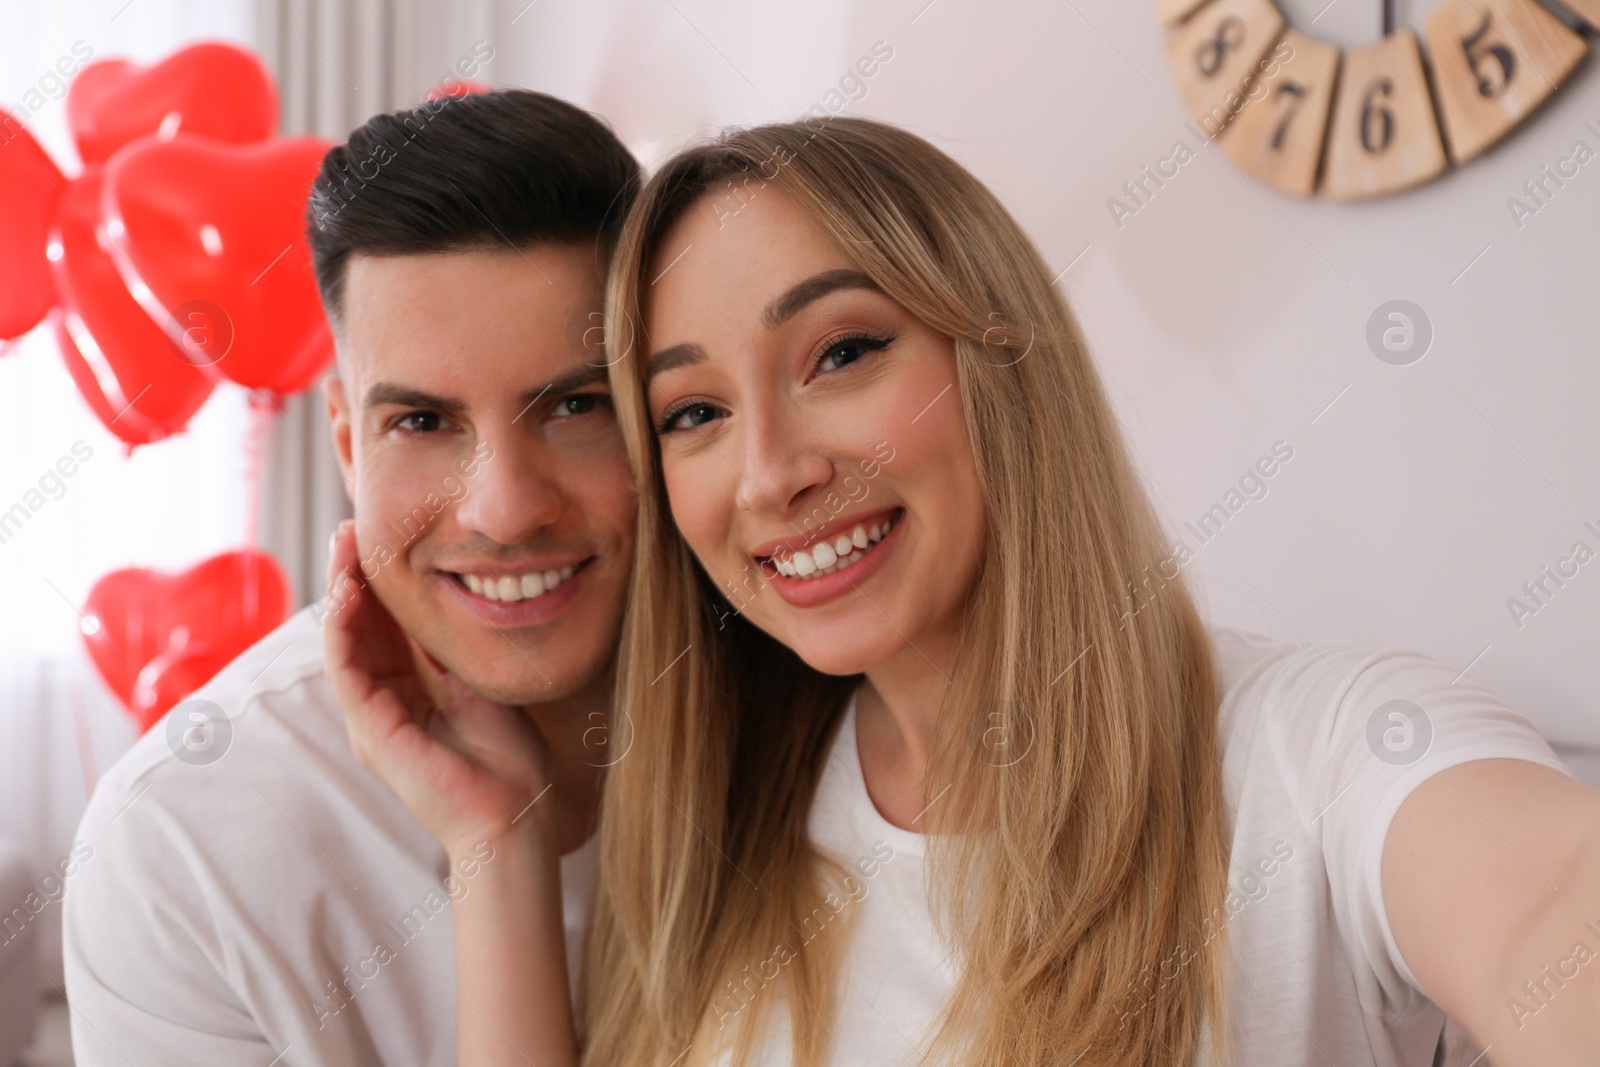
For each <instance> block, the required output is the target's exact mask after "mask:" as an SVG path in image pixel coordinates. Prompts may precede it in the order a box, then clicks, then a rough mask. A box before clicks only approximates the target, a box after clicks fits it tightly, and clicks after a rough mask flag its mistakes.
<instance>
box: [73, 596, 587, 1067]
mask: <svg viewBox="0 0 1600 1067" xmlns="http://www.w3.org/2000/svg"><path fill="white" fill-rule="evenodd" d="M190 699H191V701H194V700H205V701H209V702H211V703H212V704H214V705H215V706H216V707H217V708H220V709H221V711H222V712H223V714H225V715H226V716H227V719H228V722H227V724H226V726H223V725H222V724H221V723H220V720H218V722H216V723H214V724H213V726H212V728H211V736H210V745H211V746H213V747H209V748H207V747H203V746H204V745H205V743H206V736H205V733H204V728H203V724H200V723H198V722H196V723H195V726H196V728H197V730H199V732H196V733H192V734H190V735H189V737H188V738H187V742H188V744H187V745H186V744H185V743H184V742H185V739H184V738H182V737H180V738H179V741H178V742H177V744H176V751H178V752H183V753H185V756H186V758H188V759H191V760H193V761H194V762H185V761H184V759H180V758H179V757H178V756H177V755H175V751H174V747H173V745H172V744H170V743H169V741H168V729H167V727H168V719H170V718H172V716H173V715H177V716H179V717H180V720H188V712H189V711H190V710H192V708H193V707H196V706H198V705H191V704H189V703H188V702H185V703H184V704H180V705H179V706H178V707H177V708H175V709H174V710H173V712H172V713H171V714H170V715H169V716H168V719H163V720H162V721H161V722H159V723H157V724H156V725H155V726H154V727H152V728H151V729H150V731H149V732H148V733H146V734H145V735H144V736H143V737H142V738H140V739H139V741H138V742H137V743H136V744H135V745H134V747H133V748H132V749H131V750H130V751H129V752H128V753H127V754H126V755H124V756H123V758H122V759H120V760H118V761H117V763H116V764H115V765H114V766H113V767H112V768H111V770H110V771H108V772H107V773H106V775H105V776H104V777H103V778H102V779H101V780H100V782H99V784H98V785H97V786H96V788H95V792H94V796H93V798H92V799H91V801H90V803H89V808H88V811H87V813H86V814H85V815H84V817H83V822H82V825H81V826H80V827H79V830H78V840H79V842H80V849H81V846H87V848H88V849H89V850H92V851H91V852H90V854H89V856H88V857H87V859H85V860H84V861H83V862H82V863H81V865H80V867H79V869H78V870H77V871H76V872H75V873H74V874H73V875H72V876H71V877H70V878H69V879H68V880H67V892H66V899H65V905H64V906H65V909H66V910H65V912H64V926H65V945H64V951H65V963H66V980H67V996H68V998H69V1000H70V1001H71V1004H72V1043H73V1049H74V1052H75V1054H76V1057H77V1063H78V1065H79V1067H127V1065H128V1064H136V1065H141V1067H142V1065H144V1064H161V1065H163V1067H186V1065H194V1067H217V1065H219V1064H229V1065H235V1064H237V1065H240V1067H243V1065H248V1064H254V1065H257V1067H266V1065H267V1064H269V1063H270V1064H273V1065H274V1067H367V1065H379V1064H384V1065H389V1067H398V1065H402V1064H403V1065H418V1067H422V1065H428V1067H449V1065H453V1064H454V1063H455V1051H456V995H455V991H454V989H453V988H452V985H451V983H452V982H454V981H455V932H454V926H453V923H452V916H451V910H450V903H451V900H452V898H454V899H463V898H464V895H465V894H467V893H470V892H471V891H472V887H473V877H474V876H476V875H479V874H481V870H482V868H481V866H469V868H468V869H460V868H458V869H457V870H455V871H451V870H449V869H448V868H447V859H446V856H445V852H444V849H443V848H442V847H441V846H440V845H439V844H438V842H437V841H435V840H434V839H433V837H432V836H431V835H430V834H429V833H428V832H427V831H426V830H425V829H423V827H422V825H421V824H420V823H418V822H417V821H416V820H415V819H414V818H413V817H412V816H411V814H410V812H409V811H407V810H406V807H405V805H404V804H402V803H401V802H400V800H399V799H398V798H397V797H396V796H395V795H394V793H392V792H391V791H390V790H389V788H388V787H387V786H385V785H384V784H383V783H382V782H381V781H379V780H378V778H377V777H375V776H374V775H373V774H371V773H370V772H369V771H367V770H366V769H365V768H364V767H362V766H361V765H360V764H359V763H357V762H356V759H355V756H354V755H353V754H352V753H351V751H350V745H349V740H348V735H347V733H346V730H345V724H344V717H343V715H342V714H341V712H340V710H339V707H338V705H337V704H336V703H335V701H334V699H333V693H332V691H331V690H330V689H329V687H328V683H327V681H326V679H325V678H324V677H323V673H322V644H321V638H320V634H319V633H318V629H317V621H316V618H315V617H314V616H313V614H312V612H311V610H310V609H307V610H305V611H302V612H300V613H299V614H297V615H295V616H294V617H293V618H291V619H290V620H289V621H288V622H286V623H284V624H283V626H281V627H279V628H278V629H277V630H275V631H274V632H273V633H271V634H269V635H268V636H267V637H265V638H263V639H262V640H261V641H260V642H259V643H258V644H256V645H255V646H254V647H253V648H251V649H250V650H249V651H247V652H246V653H244V655H242V656H240V657H239V658H238V659H237V660H235V661H234V662H233V663H231V664H230V665H229V666H228V667H226V668H225V669H224V670H223V671H222V672H221V673H220V674H218V675H217V677H216V678H214V679H213V680H212V681H211V682H210V683H208V684H207V685H206V686H205V687H204V688H203V689H201V690H200V691H199V692H197V693H196V694H194V696H193V697H191V698H190ZM209 714H210V715H212V716H213V718H215V712H214V711H213V712H209ZM180 725H181V726H184V727H188V726H190V722H188V721H182V722H180ZM227 730H231V734H232V736H231V739H227V738H225V737H224V734H225V732H226V731H227ZM192 749H193V750H195V751H191V750H192ZM219 750H220V751H222V752H223V755H222V756H221V758H219V759H217V760H216V761H215V762H212V763H208V764H207V763H203V762H201V761H203V760H204V759H205V758H206V757H207V756H209V755H210V754H212V753H214V752H216V751H219ZM597 840H598V839H597V838H591V839H590V841H589V842H588V843H587V844H585V845H584V846H583V847H582V848H580V849H578V850H576V851H574V852H571V853H568V854H567V855H566V856H564V857H562V861H561V877H562V887H563V891H564V894H565V905H566V929H567V957H568V965H569V970H571V969H573V968H575V967H576V964H577V961H578V950H579V945H580V939H581V932H582V924H583V919H584V913H585V909H586V905H587V901H588V893H589V888H590V885H591V882H592V879H593V874H594V861H595V856H596V852H597V847H598V846H597ZM491 853H492V850H490V849H487V848H486V849H483V850H480V858H481V859H484V860H485V861H486V862H488V863H492V862H493V858H492V854H491ZM447 875H448V876H449V881H448V883H447V882H446V877H447Z"/></svg>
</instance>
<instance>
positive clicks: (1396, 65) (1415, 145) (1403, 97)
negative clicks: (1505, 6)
mask: <svg viewBox="0 0 1600 1067" xmlns="http://www.w3.org/2000/svg"><path fill="white" fill-rule="evenodd" d="M1479 2H1480V3H1481V2H1482V0H1479ZM1447 166H1449V160H1448V159H1447V158H1446V157H1445V152H1444V144H1443V142H1442V141H1441V140H1440V137H1439V127H1438V124H1437V123H1435V122H1434V119H1433V102H1432V99H1431V97H1430V95H1429V92H1428V79H1427V76H1426V75H1425V74H1424V73H1423V70H1422V55H1421V52H1420V51H1419V49H1418V47H1417V35H1416V34H1415V33H1413V32H1412V31H1411V30H1410V29H1401V30H1397V31H1396V32H1394V33H1391V34H1390V35H1389V36H1388V37H1385V38H1384V39H1383V40H1382V41H1381V42H1379V43H1378V44H1375V45H1372V46H1370V47H1367V48H1356V49H1352V50H1350V51H1349V52H1347V53H1346V54H1345V57H1344V75H1343V77H1342V78H1341V79H1340V83H1339V90H1338V93H1337V96H1336V99H1335V101H1334V105H1333V125H1332V128H1331V129H1330V130H1329V132H1328V159H1327V164H1326V166H1325V168H1324V172H1323V179H1322V191H1323V193H1324V194H1325V195H1327V196H1330V197H1333V198H1335V199H1340V200H1354V199H1360V198H1363V197H1370V196H1382V195H1384V194H1386V193H1393V192H1398V191H1399V190H1401V189H1406V188H1409V187H1411V186H1413V185H1419V184H1421V183H1422V182H1426V181H1431V180H1432V179H1433V178H1436V177H1438V176H1439V175H1440V174H1441V173H1443V171H1444V169H1445V168H1446V167H1447Z"/></svg>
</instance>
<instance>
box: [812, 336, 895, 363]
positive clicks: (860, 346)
mask: <svg viewBox="0 0 1600 1067" xmlns="http://www.w3.org/2000/svg"><path fill="white" fill-rule="evenodd" d="M893 340H894V338H893V337H868V336H866V335H862V336H859V337H844V338H840V339H839V340H837V341H835V342H833V343H832V344H830V345H829V346H828V347H827V348H824V349H823V350H822V356H821V357H820V358H819V359H818V360H817V369H818V370H824V371H827V370H841V369H843V368H845V367H848V366H849V365H850V364H852V363H854V362H856V361H857V360H859V359H861V358H862V357H864V356H866V355H867V354H868V353H869V352H876V351H878V350H880V349H883V348H887V347H889V342H890V341H893Z"/></svg>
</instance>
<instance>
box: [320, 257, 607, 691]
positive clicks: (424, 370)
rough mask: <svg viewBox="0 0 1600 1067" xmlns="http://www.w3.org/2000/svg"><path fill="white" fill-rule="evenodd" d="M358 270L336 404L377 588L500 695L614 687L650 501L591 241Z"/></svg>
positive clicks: (474, 678) (377, 263) (332, 391)
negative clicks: (611, 367)
mask: <svg viewBox="0 0 1600 1067" xmlns="http://www.w3.org/2000/svg"><path fill="white" fill-rule="evenodd" d="M346 269H347V274H346V280H345V290H344V304H343V314H342V317H341V323H340V327H339V331H338V334H339V368H340V369H339V377H338V378H335V379H331V380H330V381H329V384H328V405H329V412H330V415H331V416H332V419H333V433H334V439H335V442H336V444H337V447H338V450H339V455H340V461H341V465H342V467H343V468H344V475H345V482H346V485H347V487H348V488H349V491H350V494H351V498H352V500H353V501H354V503H355V516H356V541H357V545H358V547H359V550H360V555H361V569H362V572H363V574H364V575H365V576H366V578H367V581H368V582H369V584H370V585H371V588H372V589H373V590H374V591H375V592H376V593H377V595H378V598H379V599H380V600H381V601H382V602H383V604H384V606H385V607H387V608H388V609H389V611H390V613H391V614H393V615H394V617H395V619H396V620H397V621H398V622H399V623H400V625H401V626H402V627H403V628H404V629H405V630H406V631H407V632H408V633H410V634H411V636H412V637H413V638H414V639H415V640H416V641H417V643H418V644H420V645H421V646H422V647H423V648H424V649H426V650H427V651H428V653H429V654H430V655H432V656H433V657H434V658H435V659H437V660H438V661H439V662H440V663H442V664H444V666H446V667H447V668H449V669H450V670H451V671H452V672H453V673H455V674H456V675H457V676H458V677H459V678H461V679H462V680H463V681H464V682H465V683H466V684H467V685H468V686H470V687H471V688H472V689H474V690H476V691H477V692H479V693H481V694H483V695H484V696H487V697H489V698H490V699H493V700H498V701H501V702H503V703H512V704H527V703H545V702H549V701H553V700H559V699H562V698H564V697H566V696H569V695H573V694H579V693H582V692H583V691H585V690H588V689H591V688H593V687H596V686H600V685H604V684H607V683H608V668H609V666H610V663H611V658H612V655H613V653H614V651H615V648H616V642H617V634H618V630H619V628H620V625H621V617H622V610H623V600H624V595H625V591H626V587H627V582H628V571H629V567H630V564H631V558H632V549H633V521H634V507H635V498H634V493H633V488H632V485H631V482H630V474H629V471H628V464H627V458H626V455H625V453H624V450H623V444H622V437H621V434H620V432H619V431H618V427H617V422H616V417H615V415H614V414H613V412H612V408H611V398H610V389H609V387H608V386H607V384H606V375H605V365H604V358H603V356H604V353H603V347H602V342H601V333H600V330H599V328H598V326H599V322H600V318H599V314H598V313H599V310H600V307H601V299H602V292H603V281H602V275H601V270H602V265H601V264H600V262H598V260H597V256H596V253H595V249H594V246H593V245H592V244H585V245H582V246H578V245H571V246H568V245H538V246H533V247H529V248H524V249H521V250H516V249H511V248H505V249H499V250H492V251H481V250H480V251H470V252H451V253H430V254H426V255H398V256H359V255H358V256H353V257H352V258H351V259H350V261H349V263H348V265H347V268H346Z"/></svg>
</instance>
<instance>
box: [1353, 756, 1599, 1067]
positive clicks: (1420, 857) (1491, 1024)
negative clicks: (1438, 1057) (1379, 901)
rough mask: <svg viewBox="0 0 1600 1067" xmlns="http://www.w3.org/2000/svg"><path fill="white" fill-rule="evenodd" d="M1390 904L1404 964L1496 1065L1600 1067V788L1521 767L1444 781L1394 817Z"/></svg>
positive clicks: (1387, 872)
mask: <svg viewBox="0 0 1600 1067" xmlns="http://www.w3.org/2000/svg"><path fill="white" fill-rule="evenodd" d="M1383 896H1384V902H1385V907H1386V909H1387V910H1388V913H1389V924H1390V927H1391V929H1392V931H1393V933H1394V940H1395V944H1396V945H1398V946H1399V948H1400V951H1401V953H1402V954H1403V955H1404V956H1405V959H1406V963H1407V964H1409V965H1410V967H1411V970H1412V972H1413V973H1415V974H1416V976H1417V979H1418V981H1420V982H1421V983H1422V984H1423V985H1424V986H1425V987H1426V990H1427V992H1428V993H1429V994H1430V995H1431V996H1432V997H1433V999H1434V1000H1435V1002H1437V1003H1438V1005H1439V1006H1440V1007H1442V1008H1443V1009H1444V1010H1445V1011H1446V1012H1447V1013H1448V1014H1449V1015H1450V1016H1451V1017H1452V1018H1454V1019H1455V1020H1456V1021H1457V1022H1459V1023H1461V1024H1462V1025H1463V1026H1465V1027H1466V1028H1467V1030H1468V1032H1469V1033H1471V1034H1472V1036H1473V1037H1474V1038H1475V1039H1476V1040H1477V1042H1478V1044H1479V1046H1480V1047H1481V1048H1483V1050H1484V1052H1485V1055H1486V1059H1487V1062H1488V1063H1491V1064H1494V1065H1495V1067H1594V1065H1595V1064H1600V958H1597V957H1600V792H1596V791H1595V790H1593V789H1589V788H1587V787H1585V786H1583V785H1581V784H1580V783H1578V782H1574V781H1573V780H1571V779H1570V778H1568V777H1566V776H1565V775H1563V774H1561V773H1559V772H1558V771H1554V770H1552V769H1550V768H1548V767H1543V766H1540V765H1539V764H1536V763H1531V762H1527V761H1524V760H1516V759H1485V760H1476V761H1473V762H1469V763H1463V764H1459V765H1458V766H1455V767H1451V768H1449V769H1448V770H1444V771H1441V772H1439V773H1438V774H1436V775H1434V776H1433V777H1431V778H1429V779H1428V780H1426V781H1425V782H1423V783H1422V784H1421V785H1420V786H1418V787H1417V788H1416V789H1415V790H1414V791H1413V792H1412V794H1411V795H1410V796H1409V797H1407V798H1406V800H1405V802H1404V803H1403V804H1401V805H1400V808H1399V810H1398V811H1397V812H1396V813H1395V817H1394V821H1393V822H1392V823H1391V824H1390V828H1389V834H1388V838H1387V839H1386V841H1385V843H1384V849H1383Z"/></svg>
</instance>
